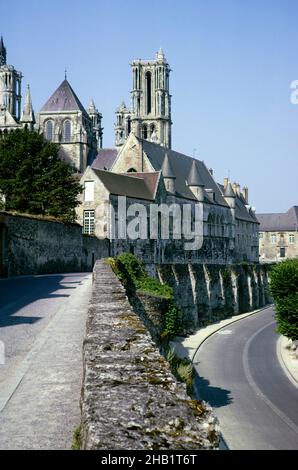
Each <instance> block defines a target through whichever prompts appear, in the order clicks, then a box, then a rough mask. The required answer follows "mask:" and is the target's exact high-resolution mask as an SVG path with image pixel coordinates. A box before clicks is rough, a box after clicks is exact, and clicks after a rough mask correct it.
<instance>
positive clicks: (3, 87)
mask: <svg viewBox="0 0 298 470" xmlns="http://www.w3.org/2000/svg"><path fill="white" fill-rule="evenodd" d="M21 82H22V74H21V72H17V71H16V70H15V68H14V67H13V66H12V65H7V63H6V48H5V46H4V42H3V38H2V36H1V40H0V107H2V108H5V109H6V110H7V111H8V112H9V113H10V115H11V116H12V117H13V118H14V119H15V120H16V121H19V119H20V116H21Z"/></svg>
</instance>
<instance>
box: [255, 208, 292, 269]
mask: <svg viewBox="0 0 298 470" xmlns="http://www.w3.org/2000/svg"><path fill="white" fill-rule="evenodd" d="M257 218H258V220H259V222H260V227H259V252H260V261H261V262H270V261H282V260H284V259H286V258H296V257H297V256H298V206H293V207H291V208H290V209H289V210H288V211H287V212H285V213H275V214H257Z"/></svg>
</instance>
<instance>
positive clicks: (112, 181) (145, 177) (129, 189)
mask: <svg viewBox="0 0 298 470" xmlns="http://www.w3.org/2000/svg"><path fill="white" fill-rule="evenodd" d="M92 170H93V171H94V173H95V174H96V176H97V177H98V178H99V179H100V180H101V182H102V183H103V184H104V186H105V187H106V189H107V190H108V191H109V193H110V194H115V195H117V196H127V197H131V198H135V199H145V200H148V201H154V198H155V193H156V188H157V185H158V181H159V176H160V174H159V173H158V172H154V173H129V174H128V173H126V174H119V173H112V172H110V171H105V170H97V169H95V168H92Z"/></svg>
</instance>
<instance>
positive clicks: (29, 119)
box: [21, 85, 35, 130]
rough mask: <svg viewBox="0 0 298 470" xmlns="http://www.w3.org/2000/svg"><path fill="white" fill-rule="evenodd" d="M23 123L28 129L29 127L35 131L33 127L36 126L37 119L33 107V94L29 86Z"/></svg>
mask: <svg viewBox="0 0 298 470" xmlns="http://www.w3.org/2000/svg"><path fill="white" fill-rule="evenodd" d="M21 122H22V123H23V124H24V125H27V127H29V128H30V129H31V130H32V129H33V126H34V124H35V117H34V111H33V107H32V100H31V92H30V86H29V85H27V93H26V98H25V105H24V109H23V112H22V118H21Z"/></svg>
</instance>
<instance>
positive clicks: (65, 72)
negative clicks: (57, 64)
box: [64, 67, 67, 80]
mask: <svg viewBox="0 0 298 470" xmlns="http://www.w3.org/2000/svg"><path fill="white" fill-rule="evenodd" d="M64 80H67V68H66V67H65V70H64Z"/></svg>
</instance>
